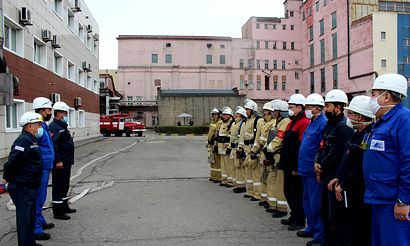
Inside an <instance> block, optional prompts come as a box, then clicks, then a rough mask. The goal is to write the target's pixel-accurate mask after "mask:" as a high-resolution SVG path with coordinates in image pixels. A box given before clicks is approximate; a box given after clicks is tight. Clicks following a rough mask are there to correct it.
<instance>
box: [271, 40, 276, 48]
mask: <svg viewBox="0 0 410 246" xmlns="http://www.w3.org/2000/svg"><path fill="white" fill-rule="evenodd" d="M272 48H273V49H274V50H276V41H275V42H273V46H272Z"/></svg>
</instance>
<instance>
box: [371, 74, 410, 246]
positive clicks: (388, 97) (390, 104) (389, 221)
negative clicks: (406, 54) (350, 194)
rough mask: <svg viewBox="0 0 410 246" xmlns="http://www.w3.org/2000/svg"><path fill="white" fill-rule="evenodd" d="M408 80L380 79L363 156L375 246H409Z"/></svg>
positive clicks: (375, 86)
mask: <svg viewBox="0 0 410 246" xmlns="http://www.w3.org/2000/svg"><path fill="white" fill-rule="evenodd" d="M407 89H408V85H407V79H406V78H405V77H403V76H401V75H399V74H384V75H381V76H380V77H378V78H377V79H376V80H375V81H374V83H373V88H372V99H371V100H370V102H369V105H370V109H371V111H372V113H373V114H375V115H376V118H377V121H376V123H375V124H374V127H373V129H372V131H371V135H370V137H369V140H368V142H367V150H366V151H365V153H364V163H363V173H364V179H365V184H366V191H365V197H364V200H365V202H366V203H369V204H371V206H372V245H374V246H379V245H380V246H382V245H383V246H384V245H394V246H400V245H403V246H404V245H410V221H409V204H410V110H409V109H408V108H406V107H405V106H404V105H403V104H402V103H401V102H402V100H403V99H404V98H405V97H406V96H407Z"/></svg>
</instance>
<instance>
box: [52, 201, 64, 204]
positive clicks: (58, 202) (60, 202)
mask: <svg viewBox="0 0 410 246" xmlns="http://www.w3.org/2000/svg"><path fill="white" fill-rule="evenodd" d="M52 203H58V204H60V203H63V201H52Z"/></svg>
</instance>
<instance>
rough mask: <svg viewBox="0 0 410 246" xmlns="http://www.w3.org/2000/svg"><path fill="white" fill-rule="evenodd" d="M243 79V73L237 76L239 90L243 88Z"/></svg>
mask: <svg viewBox="0 0 410 246" xmlns="http://www.w3.org/2000/svg"><path fill="white" fill-rule="evenodd" d="M244 80H245V76H244V75H241V76H239V89H240V90H243V89H244V84H245V83H244Z"/></svg>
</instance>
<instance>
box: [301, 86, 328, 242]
mask: <svg viewBox="0 0 410 246" xmlns="http://www.w3.org/2000/svg"><path fill="white" fill-rule="evenodd" d="M324 107H325V100H324V99H323V97H322V96H321V95H319V94H316V93H313V94H310V95H309V96H308V97H306V100H305V108H306V110H305V114H306V117H307V118H308V119H310V120H311V123H310V124H309V126H308V128H307V129H306V131H305V133H304V134H303V137H302V143H301V144H300V149H299V160H298V174H299V175H300V176H302V179H303V208H304V211H305V215H306V222H307V227H306V229H305V230H302V231H298V232H297V236H299V237H303V238H309V237H313V240H311V241H309V242H308V244H307V245H314V244H321V243H322V240H323V223H322V220H321V218H320V192H321V191H320V184H319V182H317V180H316V175H315V170H314V164H315V157H316V153H317V151H318V149H319V146H320V142H321V141H322V138H323V130H324V128H325V126H326V123H327V118H326V116H325V115H324V113H323V108H324Z"/></svg>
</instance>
